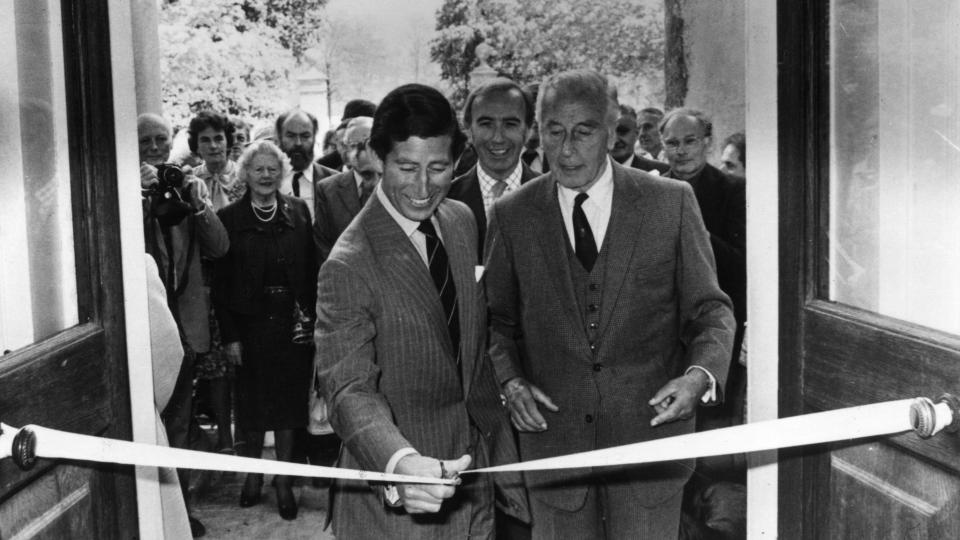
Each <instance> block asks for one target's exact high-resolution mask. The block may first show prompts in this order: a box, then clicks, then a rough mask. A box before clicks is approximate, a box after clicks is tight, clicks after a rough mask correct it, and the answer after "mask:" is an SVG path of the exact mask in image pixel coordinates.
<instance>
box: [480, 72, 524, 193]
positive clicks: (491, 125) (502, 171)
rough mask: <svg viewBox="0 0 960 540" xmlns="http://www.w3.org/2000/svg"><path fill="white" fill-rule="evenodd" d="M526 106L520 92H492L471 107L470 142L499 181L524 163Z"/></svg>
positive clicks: (491, 173) (488, 172) (481, 160)
mask: <svg viewBox="0 0 960 540" xmlns="http://www.w3.org/2000/svg"><path fill="white" fill-rule="evenodd" d="M525 107H526V105H525V103H524V100H523V96H522V95H521V94H520V92H519V91H518V90H511V91H508V92H491V93H488V94H486V95H483V96H479V97H477V98H476V99H475V100H474V102H473V104H472V105H471V111H470V125H469V126H467V128H468V133H469V135H470V142H472V143H473V147H474V148H476V149H477V159H478V161H479V162H480V166H481V167H483V170H484V171H485V172H486V173H487V174H489V175H490V176H492V177H494V178H496V179H497V180H506V178H507V177H508V176H510V173H512V172H513V170H514V169H515V168H516V167H517V163H519V162H520V152H522V151H523V143H524V139H526V136H527V123H526V122H525V121H524V114H525V111H526V108H525Z"/></svg>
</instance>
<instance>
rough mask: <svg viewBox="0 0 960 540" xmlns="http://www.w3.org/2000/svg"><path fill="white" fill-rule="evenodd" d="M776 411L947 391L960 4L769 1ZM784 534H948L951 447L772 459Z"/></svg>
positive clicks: (891, 442) (956, 263) (958, 147)
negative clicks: (773, 11)
mask: <svg viewBox="0 0 960 540" xmlns="http://www.w3.org/2000/svg"><path fill="white" fill-rule="evenodd" d="M777 17H778V28H777V33H778V56H779V58H778V63H779V68H780V72H779V82H778V99H779V104H778V108H779V154H780V163H779V170H780V177H779V187H780V208H779V211H780V219H781V223H780V246H781V247H780V272H781V275H780V295H781V296H780V313H781V320H780V328H781V335H780V340H781V341H780V343H781V345H780V362H781V366H780V373H781V380H780V411H781V416H792V415H796V414H803V413H809V412H814V411H821V410H829V409H836V408H840V407H848V406H853V405H861V404H868V403H873V402H878V401H885V400H892V399H899V398H908V397H915V396H928V397H931V398H935V397H937V396H938V395H940V394H941V393H943V392H950V393H953V394H958V393H960V290H958V284H960V278H958V276H960V221H958V216H960V41H958V40H957V37H956V36H957V32H956V28H957V27H958V24H960V5H958V4H957V2H955V1H953V0H942V1H941V0H933V1H930V2H911V1H909V0H835V1H825V0H803V1H795V0H786V1H781V2H779V3H778V15H777ZM780 459H781V461H780V498H779V531H780V535H781V537H782V538H857V539H861V538H864V539H865V538H869V539H882V538H891V539H906V538H930V539H938V538H943V539H953V538H960V437H958V436H957V435H950V434H940V435H938V436H936V437H934V438H931V439H929V440H922V439H920V438H919V437H917V436H916V435H914V434H912V433H910V434H906V435H900V436H895V437H882V438H877V439H875V440H860V441H851V442H843V443H838V444H828V445H821V446H819V447H814V448H805V449H801V450H795V451H783V452H781V453H780Z"/></svg>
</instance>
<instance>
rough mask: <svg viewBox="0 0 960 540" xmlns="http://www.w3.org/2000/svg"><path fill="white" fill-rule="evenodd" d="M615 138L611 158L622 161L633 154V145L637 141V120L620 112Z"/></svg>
mask: <svg viewBox="0 0 960 540" xmlns="http://www.w3.org/2000/svg"><path fill="white" fill-rule="evenodd" d="M616 134H617V138H616V140H614V142H613V150H611V151H610V155H611V156H612V157H613V159H615V160H617V161H619V162H620V163H623V161H624V160H626V159H627V158H628V157H631V156H633V145H634V144H636V142H637V121H636V120H635V119H634V118H633V117H632V116H629V115H625V114H621V115H620V117H619V118H617V131H616Z"/></svg>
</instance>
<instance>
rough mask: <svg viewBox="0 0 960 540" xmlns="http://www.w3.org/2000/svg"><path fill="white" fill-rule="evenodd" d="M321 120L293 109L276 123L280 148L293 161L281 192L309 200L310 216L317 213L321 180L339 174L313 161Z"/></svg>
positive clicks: (307, 201) (301, 110)
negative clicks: (318, 122)
mask: <svg viewBox="0 0 960 540" xmlns="http://www.w3.org/2000/svg"><path fill="white" fill-rule="evenodd" d="M317 127H318V124H317V117H315V116H314V115H312V114H310V113H309V112H307V111H304V110H303V109H291V110H289V111H287V112H285V113H283V114H281V115H280V116H279V117H277V122H276V126H275V129H276V137H277V140H279V141H280V149H281V150H283V151H284V153H285V154H287V157H289V158H290V165H291V167H292V171H291V172H290V174H288V175H286V176H284V178H283V182H282V183H281V184H280V193H283V194H284V195H292V196H294V197H299V198H301V199H303V200H304V201H306V203H307V208H308V209H309V210H310V217H311V218H313V217H314V215H315V214H316V190H317V184H318V183H319V182H320V180H321V179H323V178H326V177H328V176H330V175H332V174H336V171H334V170H333V169H329V168H327V167H324V166H323V165H318V164H316V163H314V162H313V147H314V145H315V144H316V142H317Z"/></svg>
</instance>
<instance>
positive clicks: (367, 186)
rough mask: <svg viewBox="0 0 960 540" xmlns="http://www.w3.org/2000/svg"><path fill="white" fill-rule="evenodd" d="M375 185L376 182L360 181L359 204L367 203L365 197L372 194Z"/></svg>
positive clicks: (367, 197)
mask: <svg viewBox="0 0 960 540" xmlns="http://www.w3.org/2000/svg"><path fill="white" fill-rule="evenodd" d="M375 187H377V183H376V182H367V181H363V182H360V206H363V205H365V204H366V203H367V199H369V198H370V195H372V194H373V188H375Z"/></svg>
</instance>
